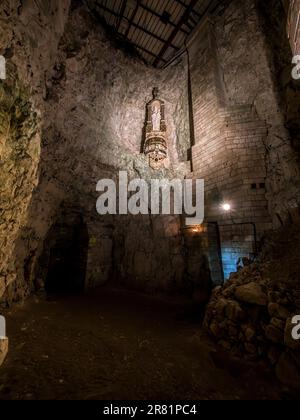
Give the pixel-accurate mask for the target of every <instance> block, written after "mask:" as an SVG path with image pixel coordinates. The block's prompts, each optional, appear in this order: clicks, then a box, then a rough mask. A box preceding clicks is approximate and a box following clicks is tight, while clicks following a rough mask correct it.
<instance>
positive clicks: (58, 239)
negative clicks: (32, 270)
mask: <svg viewBox="0 0 300 420" xmlns="http://www.w3.org/2000/svg"><path fill="white" fill-rule="evenodd" d="M49 245H50V249H49V248H48V258H47V259H48V267H47V274H46V278H45V290H46V292H47V293H48V294H76V293H80V292H83V291H84V288H85V278H86V266H87V255H88V245H89V237H88V229H87V226H86V224H85V223H84V222H83V219H82V217H81V216H80V215H78V214H77V215H76V214H72V215H68V216H63V217H62V218H61V219H60V220H59V221H58V222H57V223H56V224H55V225H54V226H53V227H52V229H51V232H50V234H49ZM46 246H47V244H46Z"/></svg>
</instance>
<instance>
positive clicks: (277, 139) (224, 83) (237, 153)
mask: <svg viewBox="0 0 300 420" xmlns="http://www.w3.org/2000/svg"><path fill="white" fill-rule="evenodd" d="M282 32H283V34H284V30H283V31H282ZM269 35H270V34H269ZM271 35H272V34H271ZM284 36H285V35H284ZM285 40H286V38H285ZM188 50H189V60H190V72H191V95H192V103H193V106H192V111H193V119H194V121H195V145H194V146H193V151H192V154H193V171H194V176H197V177H202V178H204V179H205V182H206V216H207V220H208V221H218V222H219V223H220V225H222V224H225V225H227V227H226V226H225V227H221V241H222V247H223V250H222V251H223V263H224V271H225V274H226V276H228V275H229V274H230V272H232V271H235V269H236V263H237V261H238V259H239V257H242V256H245V255H247V256H249V255H250V256H251V255H253V253H254V251H255V250H254V249H253V243H254V232H252V233H251V225H247V227H245V231H244V232H243V229H241V226H240V223H248V222H249V223H254V224H255V226H256V229H257V234H258V238H259V237H260V236H261V235H262V234H263V233H264V232H266V231H267V230H269V229H270V228H271V227H278V226H280V224H282V223H286V222H287V221H290V220H291V219H292V220H295V221H296V220H297V219H298V218H299V210H298V208H299V199H300V196H299V164H298V159H297V155H296V153H295V150H294V149H293V146H292V143H293V142H292V138H291V132H290V131H289V130H288V129H287V127H286V115H285V112H284V110H283V109H282V107H281V105H282V101H281V98H280V80H279V79H278V78H277V77H276V76H275V74H274V73H275V71H274V67H275V63H274V57H273V51H272V47H271V46H270V44H268V43H267V42H266V34H265V32H264V30H263V23H262V20H261V12H260V11H259V9H258V8H257V5H256V2H254V1H251V0H248V1H245V2H240V1H233V2H231V3H230V5H229V6H228V7H227V8H225V9H224V10H223V12H222V13H220V14H219V16H218V17H214V18H210V19H207V20H206V21H205V22H204V23H203V24H202V26H201V27H199V30H198V33H197V34H195V35H194V37H193V38H192V39H191V40H190V42H189V47H188ZM290 63H291V55H290ZM290 68H291V67H289V69H290ZM288 77H289V79H291V72H290V73H289V74H288ZM222 203H229V204H230V205H231V208H232V210H231V211H230V212H228V213H226V212H224V211H223V209H222V208H221V204H222ZM237 224H238V225H237ZM249 228H250V231H249Z"/></svg>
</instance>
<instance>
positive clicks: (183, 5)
mask: <svg viewBox="0 0 300 420" xmlns="http://www.w3.org/2000/svg"><path fill="white" fill-rule="evenodd" d="M175 1H176V3H178V4H180V6H182V7H185V8H186V9H187V8H188V7H189V5H188V4H185V3H184V2H183V1H182V0H175ZM192 13H193V14H194V15H195V16H198V17H200V16H201V15H200V13H198V12H197V11H196V10H192Z"/></svg>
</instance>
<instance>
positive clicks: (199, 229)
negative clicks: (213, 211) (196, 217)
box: [192, 225, 204, 233]
mask: <svg viewBox="0 0 300 420" xmlns="http://www.w3.org/2000/svg"><path fill="white" fill-rule="evenodd" d="M203 231H204V230H203V226H202V225H199V226H194V227H193V229H192V232H193V233H202V232H203Z"/></svg>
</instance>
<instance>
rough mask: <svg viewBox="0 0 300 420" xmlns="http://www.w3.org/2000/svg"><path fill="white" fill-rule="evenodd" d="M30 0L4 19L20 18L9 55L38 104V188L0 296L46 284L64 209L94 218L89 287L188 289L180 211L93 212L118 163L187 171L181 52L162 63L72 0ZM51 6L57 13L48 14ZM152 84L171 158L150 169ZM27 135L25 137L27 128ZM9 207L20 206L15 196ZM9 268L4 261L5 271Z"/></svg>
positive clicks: (136, 168)
mask: <svg viewBox="0 0 300 420" xmlns="http://www.w3.org/2000/svg"><path fill="white" fill-rule="evenodd" d="M28 3H31V2H28ZM28 3H26V4H27V6H28V7H25V6H24V7H23V8H19V9H16V11H15V16H19V15H20V16H21V18H22V19H19V21H18V24H16V21H15V20H14V19H13V18H11V20H8V21H7V27H8V28H10V30H12V29H11V28H12V26H13V24H15V25H16V27H17V29H16V31H17V32H18V33H20V35H19V38H20V39H21V41H20V42H22V40H24V41H23V42H24V43H25V40H26V41H27V42H28V44H29V45H27V44H26V45H25V46H24V48H20V52H19V53H18V54H16V53H15V55H14V57H15V58H13V57H11V58H9V59H8V61H9V63H10V62H13V61H14V60H15V68H16V72H17V73H20V74H21V75H22V78H23V81H22V83H23V85H24V86H29V88H28V98H29V99H28V100H29V102H30V104H31V102H32V104H33V105H32V108H33V110H34V109H35V108H37V112H36V114H35V113H34V111H32V112H33V117H34V118H33V117H31V119H34V124H35V125H33V127H34V128H32V131H33V134H34V135H36V137H35V143H32V144H36V148H35V149H34V151H35V164H34V165H33V169H32V171H33V175H32V179H33V180H34V182H35V184H37V180H38V185H37V187H36V189H35V190H34V193H33V195H32V191H33V189H34V188H33V186H32V187H31V188H30V191H28V192H27V197H28V200H27V202H26V203H25V201H24V199H21V198H20V201H21V202H22V205H24V217H23V219H22V223H21V222H20V223H19V225H18V228H17V229H15V234H14V238H13V239H11V240H10V243H13V244H16V245H15V246H13V247H12V249H11V257H10V266H11V272H12V273H13V277H12V278H11V280H10V282H9V284H10V285H9V287H8V283H7V282H2V283H1V284H2V291H1V295H3V299H4V300H5V301H11V300H13V299H15V298H16V299H18V298H19V297H20V296H22V295H24V293H25V294H26V293H28V292H29V291H30V290H33V289H35V288H39V287H42V286H43V282H44V280H45V276H46V274H47V260H45V258H43V256H44V255H49V249H47V247H48V243H47V238H48V234H49V232H50V231H51V235H52V236H51V243H52V242H53V229H51V228H52V227H53V226H54V225H55V223H56V221H57V220H58V219H60V217H61V214H62V213H63V212H65V211H66V209H71V210H70V211H72V212H75V213H78V214H79V215H80V216H82V217H83V219H84V223H86V225H87V227H88V232H89V250H88V262H87V276H86V286H87V287H95V286H97V285H102V284H105V283H107V282H109V281H110V282H112V281H113V280H114V279H118V280H120V279H121V280H122V282H126V284H127V285H128V286H132V287H135V288H139V289H142V290H145V289H151V290H157V289H163V290H170V289H179V288H182V287H183V283H184V281H185V276H186V274H185V272H184V267H185V251H184V240H183V239H182V233H181V221H180V218H179V217H177V216H176V217H175V216H174V217H172V216H171V217H170V218H167V219H168V220H166V221H165V222H163V220H161V221H160V220H157V218H156V220H151V217H148V216H147V217H145V218H141V219H138V218H135V217H134V218H129V219H130V220H128V219H126V217H121V216H120V217H118V216H103V217H101V216H99V215H98V214H97V213H96V201H97V198H98V194H97V193H96V185H97V182H98V181H99V180H100V179H102V178H113V179H116V180H117V177H118V172H119V170H125V171H127V172H128V175H129V178H136V177H138V178H140V177H142V178H145V179H148V180H150V179H151V178H152V177H154V178H156V177H158V178H170V179H172V178H174V177H176V178H183V177H184V176H185V174H186V173H188V172H189V165H188V164H187V163H186V160H187V150H188V148H189V123H188V121H189V119H188V98H187V67H186V60H185V58H184V59H183V60H182V61H181V62H178V63H177V64H176V65H175V66H173V67H170V68H169V69H168V70H166V71H157V70H155V69H153V68H150V67H147V66H146V65H144V64H143V63H141V61H140V60H139V59H138V58H137V57H133V56H130V55H129V54H128V53H126V52H124V51H123V50H121V49H120V48H118V46H117V45H114V43H113V42H112V41H110V40H108V38H107V35H106V33H105V30H104V29H103V28H102V27H101V25H99V22H96V21H94V19H93V18H92V17H91V15H90V14H89V13H88V11H87V10H86V9H85V8H84V7H83V6H77V5H76V4H77V3H76V2H74V3H73V4H72V6H71V8H70V7H69V4H68V2H66V3H65V4H62V3H61V2H60V3H53V4H52V3H51V7H50V6H49V5H48V6H47V5H46V3H45V4H41V5H39V7H41V12H42V13H41V14H40V15H41V16H39V15H37V16H36V15H35V14H34V13H35V12H34V11H35V9H34V8H32V7H30V4H28ZM31 6H32V5H31ZM52 7H53V9H52ZM29 10H30V11H31V13H33V14H34V16H33V17H31V16H29V15H28V13H29ZM18 13H19V15H18ZM49 13H50V15H51V16H52V18H51V19H53V22H52V20H50V21H49V22H48V21H47V16H48V14H49ZM39 19H40V20H39ZM20 22H22V23H20ZM46 23H47V28H45V30H43V35H42V36H39V35H40V33H41V31H42V28H43V25H46ZM30 25H32V29H30V28H31V27H30ZM29 29H30V30H29ZM43 29H44V28H43ZM5 34H7V32H6V31H5ZM19 38H18V39H19ZM12 39H14V38H12ZM11 42H12V41H11ZM15 43H17V41H15ZM46 46H47V48H46ZM25 47H26V48H25ZM12 50H13V47H11V51H12ZM24 50H25V52H24ZM11 54H12V53H11ZM29 56H30V60H29V58H28V57H29ZM26 60H27V61H26ZM27 63H29V64H27ZM25 70H27V71H28V73H27V72H26V71H25ZM25 76H26V77H25ZM9 80H10V79H8V81H9ZM14 86H15V84H14ZM154 87H158V88H159V91H160V98H161V99H163V100H164V101H165V106H166V122H167V127H168V132H167V139H168V150H169V159H168V162H167V168H166V169H164V170H162V171H161V172H159V173H155V172H153V171H152V170H150V168H149V165H148V162H147V160H146V158H145V157H144V156H143V155H142V154H141V146H142V142H143V132H144V125H145V113H146V104H147V102H149V101H150V100H151V99H152V90H153V88H154ZM28 107H29V105H28ZM30 109H31V108H30ZM30 121H31V120H30ZM32 124H33V123H32ZM22 127H23V126H22ZM25 137H26V141H29V138H30V132H28V131H26V133H25ZM32 142H33V141H32ZM31 147H33V146H31ZM26 156H27V151H26ZM22 167H23V165H22ZM37 169H38V170H39V178H38V176H37ZM22 179H23V178H22ZM20 182H21V181H20ZM22 182H23V181H22ZM32 182H33V181H32ZM11 206H12V208H15V207H14V206H15V201H14V200H13V201H12V202H11ZM153 226H154V227H153ZM3 232H5V230H3ZM146 244H148V245H146ZM3 251H4V252H5V253H6V255H8V254H7V249H6V250H4V249H3ZM169 254H170V255H169ZM143 260H144V261H147V264H146V265H144V264H143V263H142V261H143ZM196 265H197V267H196V268H195V267H193V270H192V271H193V274H192V275H191V276H190V277H191V280H192V282H193V281H194V280H195V279H197V278H198V277H199V276H198V274H199V275H200V272H201V271H202V270H206V267H205V264H204V263H203V262H202V261H201V259H200V260H199V262H198V264H196ZM7 267H8V265H7V263H3V270H4V271H5V270H7ZM206 274H207V273H206Z"/></svg>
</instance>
